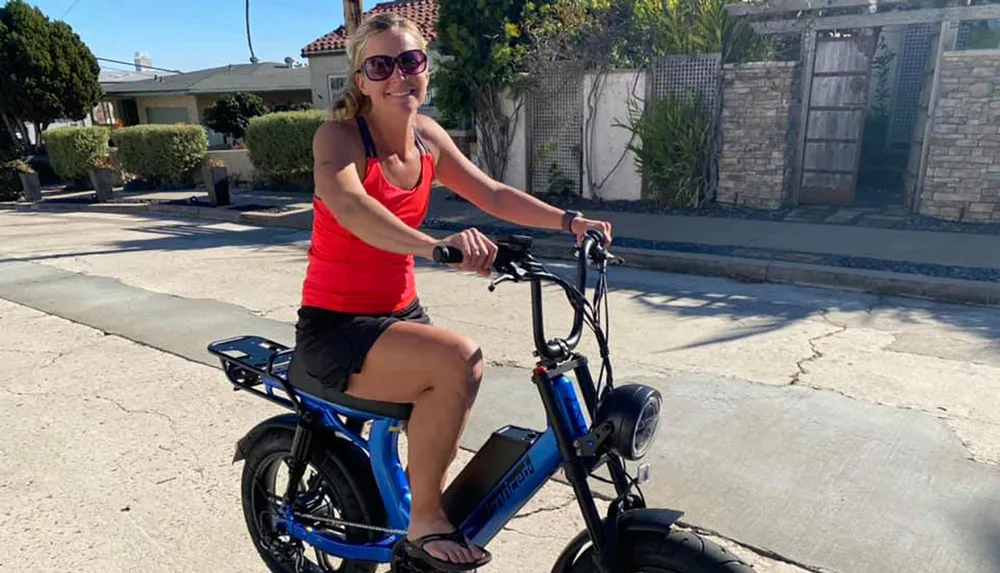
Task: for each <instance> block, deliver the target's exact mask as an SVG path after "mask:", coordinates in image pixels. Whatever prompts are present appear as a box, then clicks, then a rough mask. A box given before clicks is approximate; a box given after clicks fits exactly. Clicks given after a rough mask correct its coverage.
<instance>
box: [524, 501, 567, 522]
mask: <svg viewBox="0 0 1000 573" xmlns="http://www.w3.org/2000/svg"><path fill="white" fill-rule="evenodd" d="M574 503H576V497H570V498H569V499H567V500H566V501H564V502H562V503H560V504H558V505H550V506H546V507H540V508H538V509H533V510H531V511H529V512H528V513H519V514H517V515H515V516H514V517H513V518H511V521H517V520H519V519H524V518H526V517H531V516H532V515H538V514H539V513H549V512H552V511H559V510H560V509H566V508H567V507H569V506H571V505H573V504H574Z"/></svg>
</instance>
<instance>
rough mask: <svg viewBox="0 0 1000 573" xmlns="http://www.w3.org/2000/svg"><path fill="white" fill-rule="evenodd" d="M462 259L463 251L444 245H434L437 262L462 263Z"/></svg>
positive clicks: (435, 260)
mask: <svg viewBox="0 0 1000 573" xmlns="http://www.w3.org/2000/svg"><path fill="white" fill-rule="evenodd" d="M462 259H463V257H462V251H460V250H458V249H456V248H451V247H446V246H444V245H438V246H437V247H434V262H436V263H445V264H447V263H461V262H462Z"/></svg>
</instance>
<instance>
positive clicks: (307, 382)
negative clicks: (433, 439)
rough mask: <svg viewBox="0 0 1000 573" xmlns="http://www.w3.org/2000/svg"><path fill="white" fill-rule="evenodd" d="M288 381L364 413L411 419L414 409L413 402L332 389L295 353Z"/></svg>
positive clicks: (311, 393) (289, 368)
mask: <svg viewBox="0 0 1000 573" xmlns="http://www.w3.org/2000/svg"><path fill="white" fill-rule="evenodd" d="M288 383H289V384H290V385H291V386H292V387H293V388H295V389H296V390H301V391H302V392H304V393H306V394H309V395H310V396H313V397H315V398H319V399H320V400H326V401H327V402H332V403H334V404H338V405H340V406H344V407H345V408H351V409H352V410H356V411H358V412H361V413H364V414H370V415H373V416H379V417H384V418H392V419H395V420H409V419H410V412H411V411H413V404H399V403H396V402H376V401H374V400H362V399H360V398H355V397H354V396H350V395H348V394H344V393H343V392H337V391H335V390H332V389H331V388H330V387H329V386H327V385H325V384H323V383H322V382H320V381H319V380H318V379H317V378H314V377H312V376H311V375H310V374H309V373H308V372H306V367H305V364H304V363H303V362H302V361H301V360H296V359H295V356H294V355H293V356H292V360H291V362H290V363H289V365H288Z"/></svg>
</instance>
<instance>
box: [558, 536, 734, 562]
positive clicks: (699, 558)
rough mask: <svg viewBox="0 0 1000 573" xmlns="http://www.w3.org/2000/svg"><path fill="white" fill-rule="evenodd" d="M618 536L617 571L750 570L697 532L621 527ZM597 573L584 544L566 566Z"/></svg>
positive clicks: (589, 549) (589, 551) (590, 548)
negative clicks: (573, 560)
mask: <svg viewBox="0 0 1000 573" xmlns="http://www.w3.org/2000/svg"><path fill="white" fill-rule="evenodd" d="M622 533H623V535H622V536H621V538H620V539H621V543H622V546H621V551H622V560H623V563H622V564H621V569H620V571H616V572H615V573H633V572H636V571H649V570H654V571H656V570H658V571H669V572H671V573H753V572H754V570H753V569H752V568H751V567H750V566H749V565H747V564H746V563H744V562H743V561H742V560H741V559H740V558H739V557H737V556H736V555H734V554H732V553H730V552H729V551H727V550H726V549H725V548H723V547H721V546H719V545H718V544H716V543H713V542H711V541H708V540H707V539H704V538H702V537H701V536H699V535H697V534H696V533H692V532H689V531H682V530H676V529H672V530H670V531H665V532H650V531H624V532H622ZM568 571H569V572H570V573H597V572H598V568H597V565H596V564H595V563H594V560H593V548H592V547H587V548H586V549H585V550H584V551H583V552H581V554H580V556H579V557H578V558H577V559H576V561H575V562H574V563H573V566H572V567H570V568H569V570H568Z"/></svg>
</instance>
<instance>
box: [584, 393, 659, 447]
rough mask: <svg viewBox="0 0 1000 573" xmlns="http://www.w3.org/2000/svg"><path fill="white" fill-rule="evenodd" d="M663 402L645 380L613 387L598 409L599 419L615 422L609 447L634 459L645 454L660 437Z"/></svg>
mask: <svg viewBox="0 0 1000 573" xmlns="http://www.w3.org/2000/svg"><path fill="white" fill-rule="evenodd" d="M662 403H663V398H662V397H661V396H660V393H659V392H658V391H657V390H656V389H654V388H650V387H649V386H644V385H642V384H627V385H624V386H618V387H616V388H615V389H614V390H612V391H611V393H610V394H608V395H607V397H606V398H605V399H604V401H603V402H601V406H600V408H598V410H597V418H598V421H599V423H600V422H611V424H612V426H613V427H614V429H613V430H612V432H611V435H610V436H609V437H608V439H607V442H606V443H607V445H608V448H609V449H610V450H611V451H613V452H615V453H617V454H618V455H620V456H622V457H623V458H625V459H627V460H630V461H635V460H638V459H640V458H642V457H643V456H645V455H646V453H647V452H648V451H649V447H650V445H652V443H653V438H655V437H656V430H657V429H658V427H659V421H660V406H661V404H662Z"/></svg>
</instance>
